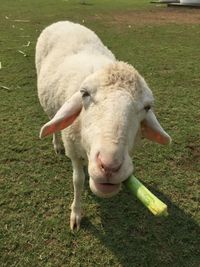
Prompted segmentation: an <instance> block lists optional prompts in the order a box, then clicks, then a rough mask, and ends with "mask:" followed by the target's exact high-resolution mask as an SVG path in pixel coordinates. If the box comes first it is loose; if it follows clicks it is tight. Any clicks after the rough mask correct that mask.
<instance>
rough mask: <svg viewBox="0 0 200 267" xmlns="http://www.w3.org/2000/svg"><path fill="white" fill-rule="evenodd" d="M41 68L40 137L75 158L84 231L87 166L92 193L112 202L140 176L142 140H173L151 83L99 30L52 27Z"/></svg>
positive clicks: (75, 225) (76, 218)
mask: <svg viewBox="0 0 200 267" xmlns="http://www.w3.org/2000/svg"><path fill="white" fill-rule="evenodd" d="M36 70H37V87H38V97H39V101H40V104H41V106H42V108H43V109H44V111H45V112H46V114H47V115H48V117H49V122H47V123H46V124H45V125H44V126H43V127H42V128H41V131H40V137H41V138H42V137H45V136H48V135H50V134H53V146H54V149H55V151H56V153H59V152H60V151H61V149H62V141H63V144H64V148H65V154H66V156H68V157H69V158H70V159H71V162H72V167H73V185H74V200H73V202H72V205H71V215H70V228H71V229H72V230H74V229H77V230H78V229H79V228H80V222H81V217H82V215H81V214H82V207H81V193H82V191H83V187H84V180H85V173H84V166H88V174H89V185H90V189H91V191H92V192H93V193H94V194H96V195H97V196H99V197H104V198H109V197H112V196H114V195H115V194H117V193H118V192H119V191H120V188H121V184H122V182H123V181H125V180H126V179H127V178H128V176H129V175H130V174H131V173H132V172H133V169H134V168H133V162H132V159H131V156H132V154H133V150H134V145H135V143H136V139H137V138H138V137H140V136H143V137H146V138H148V139H150V140H152V141H155V142H157V143H159V144H168V143H170V141H171V138H170V136H169V135H168V134H167V133H166V132H165V131H164V129H163V128H162V127H161V125H160V124H159V122H158V120H157V118H156V116H155V114H154V111H153V103H154V98H153V93H152V91H151V90H150V88H149V87H148V85H147V83H146V82H145V80H144V78H143V77H142V76H141V75H140V74H139V73H138V71H137V70H136V69H135V68H134V67H133V66H131V65H130V64H128V63H125V62H122V61H118V60H117V59H116V58H115V56H114V55H113V53H112V52H111V51H110V50H109V49H108V48H107V47H106V46H104V44H103V43H102V42H101V40H100V39H99V37H98V36H97V35H96V34H95V33H94V32H93V31H92V30H90V29H88V28H86V27H84V26H82V25H80V24H76V23H72V22H69V21H62V22H57V23H54V24H52V25H50V26H48V27H47V28H46V29H44V30H43V31H42V33H41V34H40V36H39V38H38V41H37V45H36ZM60 132H61V138H60V135H59V133H60ZM61 139H62V140H61Z"/></svg>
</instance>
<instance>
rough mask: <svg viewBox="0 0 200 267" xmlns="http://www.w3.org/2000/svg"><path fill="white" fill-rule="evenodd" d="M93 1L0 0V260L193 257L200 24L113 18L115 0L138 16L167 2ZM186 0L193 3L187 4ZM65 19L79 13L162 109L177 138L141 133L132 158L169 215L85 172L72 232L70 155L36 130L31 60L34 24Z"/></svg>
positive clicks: (111, 261) (169, 262) (169, 261)
mask: <svg viewBox="0 0 200 267" xmlns="http://www.w3.org/2000/svg"><path fill="white" fill-rule="evenodd" d="M88 3H90V4H91V5H80V4H79V3H78V1H64V0H63V1H58V0H57V1H56V0H43V1H39V0H21V1H20V0H18V1H16V0H6V1H3V0H0V16H1V22H0V26H1V27H0V28H1V32H0V36H1V38H0V51H1V59H0V61H1V63H2V69H1V70H0V96H1V97H0V140H1V145H0V155H1V156H0V263H1V264H0V265H1V266H8V267H11V266H18V267H25V266H34V267H35V266H37V267H39V266H41V267H44V266H45V267H46V266H52V267H55V266H59V267H60V266H70V267H71V266H72V267H73V266H85V267H86V266H87V267H88V266H91V267H93V266H95V267H96V266H101V267H102V266H106V267H107V266H117V267H118V266H121V267H122V266H123V267H139V266H141V267H146V266H148V267H149V266H150V267H154V266H161V267H162V266H181V267H183V266H185V267H188V266H192V267H197V266H198V265H199V262H200V256H199V255H200V251H199V249H200V239H199V238H200V228H199V223H200V216H199V209H198V208H199V207H198V201H199V199H198V192H199V184H198V183H199V173H200V109H199V103H200V93H199V84H200V78H199V73H200V65H199V62H200V46H199V43H200V26H199V25H198V24H184V23H183V24H179V25H178V24H172V23H170V21H168V22H166V23H165V24H163V23H162V24H159V23H146V24H144V25H143V24H139V25H137V23H135V24H134V25H131V27H128V24H127V23H125V22H123V21H122V22H120V21H119V22H118V23H115V24H113V21H112V16H113V15H117V14H118V12H122V11H123V12H124V13H125V12H129V14H130V12H136V13H137V12H141V10H142V12H144V18H145V12H150V13H151V14H152V13H153V14H154V12H156V11H157V10H158V9H160V10H162V11H163V10H165V7H161V8H160V7H155V6H151V5H149V1H144V0H143V1H139V0H138V1H134V0H132V1H131V0H129V1H128V0H126V1H122V0H120V1H101V0H90V1H88ZM171 12H176V11H174V10H173V9H171ZM185 12H186V13H187V12H191V11H184V12H183V16H184V15H185ZM99 18H100V19H99ZM104 18H105V19H104ZM64 19H69V20H73V21H77V22H82V21H83V20H84V23H85V25H87V26H88V27H90V28H92V29H93V30H95V32H97V33H98V35H99V36H100V37H101V39H102V40H103V42H104V43H105V44H106V45H107V46H108V47H109V48H110V49H111V50H112V51H113V52H114V53H115V55H116V56H117V58H119V59H121V60H124V61H128V62H129V63H131V64H133V65H134V66H135V67H136V68H137V69H138V70H139V71H140V72H141V74H142V75H144V77H145V78H146V80H147V82H148V83H149V85H150V87H151V88H152V90H153V92H154V95H155V98H156V112H157V115H158V117H159V119H160V121H161V123H162V125H163V126H164V128H165V129H166V130H167V131H168V132H169V134H170V135H171V136H172V138H173V143H172V145H171V146H169V147H161V146H158V145H155V144H151V143H149V142H143V143H142V146H141V148H138V150H137V153H136V154H135V156H134V158H133V160H134V164H135V175H136V176H137V177H138V178H139V179H140V180H141V181H143V182H144V183H145V185H146V186H147V187H148V188H149V189H150V190H152V192H153V193H155V194H156V195H157V196H158V197H159V198H160V199H161V200H163V201H164V202H166V203H167V204H168V209H169V213H170V216H169V217H168V218H167V219H163V218H155V217H153V216H152V215H151V214H150V213H149V212H148V210H147V209H145V207H143V206H142V204H141V203H139V202H138V201H137V200H136V199H135V198H134V197H133V196H131V195H130V193H129V192H128V191H127V190H125V189H124V190H123V191H122V192H121V193H120V194H119V195H118V196H116V197H114V198H112V199H109V200H103V199H98V198H96V197H95V196H93V195H92V193H90V190H89V188H88V185H87V183H86V190H85V192H84V195H83V202H84V209H85V217H84V219H83V222H82V228H81V230H80V231H79V232H78V233H74V234H73V233H71V232H70V229H69V215H70V210H69V207H70V204H71V202H72V199H73V186H72V181H71V174H72V168H71V164H70V162H69V160H68V159H66V158H65V157H57V156H55V154H54V151H53V149H52V145H51V140H50V139H49V138H47V139H45V140H42V141H41V140H39V138H38V133H39V130H40V127H41V125H42V124H44V123H45V122H46V121H47V117H46V116H45V114H44V113H43V112H42V109H41V107H40V105H39V102H38V99H37V91H36V74H35V67H34V53H35V51H34V50H35V43H36V39H37V37H38V35H39V33H40V31H41V30H42V29H43V28H44V27H45V26H46V25H48V24H50V23H52V22H55V21H58V20H64ZM16 20H27V21H26V22H23V21H16ZM29 41H30V42H31V43H30V45H29V46H28V47H26V46H23V45H26V44H27V43H28V42H29ZM18 50H22V51H23V52H25V53H26V54H27V57H24V56H23V55H22V54H20V53H19V52H18ZM4 86H6V87H8V88H9V90H8V89H6V88H4Z"/></svg>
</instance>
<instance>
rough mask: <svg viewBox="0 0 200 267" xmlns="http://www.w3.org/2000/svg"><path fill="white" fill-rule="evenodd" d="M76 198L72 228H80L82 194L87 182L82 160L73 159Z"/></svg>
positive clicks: (73, 206)
mask: <svg viewBox="0 0 200 267" xmlns="http://www.w3.org/2000/svg"><path fill="white" fill-rule="evenodd" d="M72 166H73V185H74V200H73V203H72V205H71V216H70V228H71V230H74V229H75V228H76V229H77V230H79V228H80V222H81V217H82V208H81V194H82V191H83V187H84V182H85V174H84V170H83V165H82V162H81V161H80V160H72Z"/></svg>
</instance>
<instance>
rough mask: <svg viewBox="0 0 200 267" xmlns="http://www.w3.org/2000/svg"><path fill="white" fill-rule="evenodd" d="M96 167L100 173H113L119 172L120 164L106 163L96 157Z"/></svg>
mask: <svg viewBox="0 0 200 267" xmlns="http://www.w3.org/2000/svg"><path fill="white" fill-rule="evenodd" d="M98 165H99V168H100V169H101V171H103V172H105V173H115V172H118V171H119V170H120V168H121V165H122V164H121V163H120V164H119V163H116V162H106V161H105V160H103V159H102V158H101V157H100V156H99V155H98Z"/></svg>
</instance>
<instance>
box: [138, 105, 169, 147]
mask: <svg viewBox="0 0 200 267" xmlns="http://www.w3.org/2000/svg"><path fill="white" fill-rule="evenodd" d="M141 130H142V135H143V136H144V137H146V138H147V139H149V140H151V141H154V142H157V143H159V144H162V145H167V144H169V143H171V137H170V136H169V135H168V134H167V133H166V132H165V131H164V130H163V128H162V127H161V125H160V123H159V122H158V120H157V119H156V116H155V115H154V113H153V112H152V111H151V110H149V111H148V113H147V116H146V118H145V120H144V121H143V122H142V123H141Z"/></svg>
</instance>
